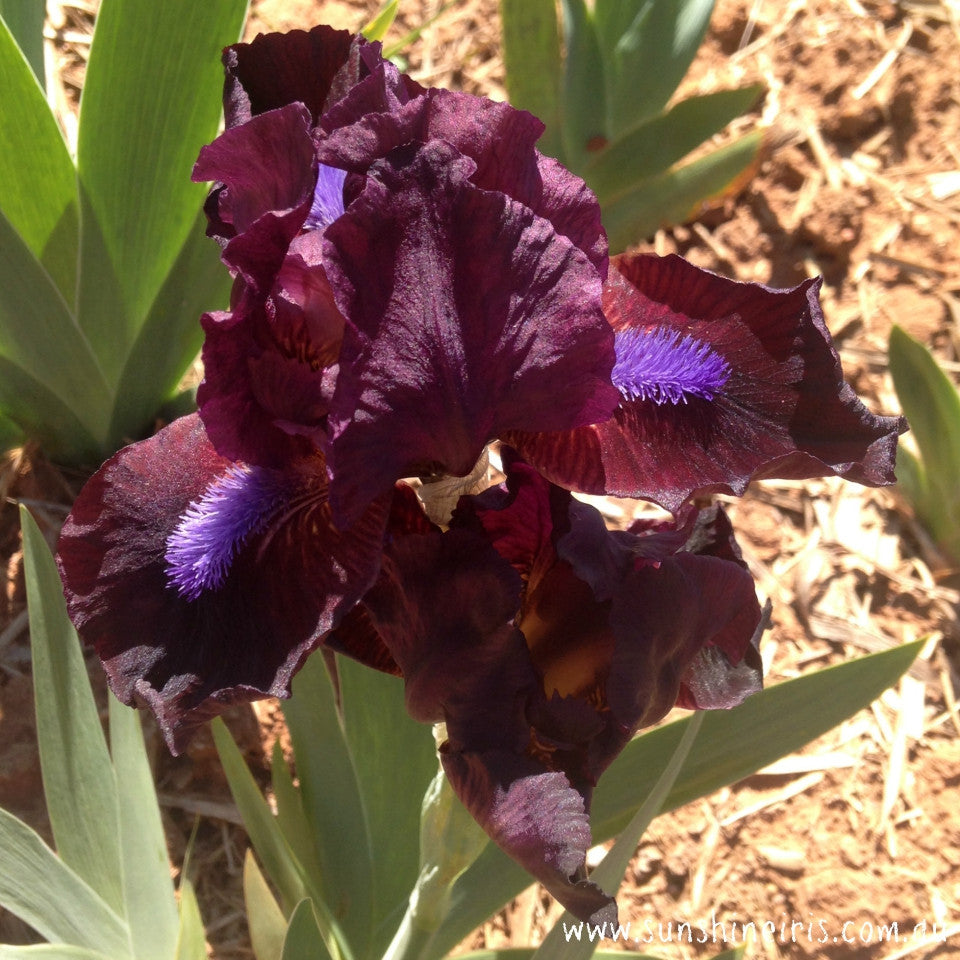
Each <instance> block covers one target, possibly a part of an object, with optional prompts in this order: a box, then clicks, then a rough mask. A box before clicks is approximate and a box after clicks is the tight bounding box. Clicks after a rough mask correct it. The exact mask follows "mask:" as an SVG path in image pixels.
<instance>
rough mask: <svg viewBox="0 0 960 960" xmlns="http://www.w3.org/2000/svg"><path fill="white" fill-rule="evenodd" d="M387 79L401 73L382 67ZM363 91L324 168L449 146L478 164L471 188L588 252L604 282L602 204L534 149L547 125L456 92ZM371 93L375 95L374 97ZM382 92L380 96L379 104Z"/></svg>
mask: <svg viewBox="0 0 960 960" xmlns="http://www.w3.org/2000/svg"><path fill="white" fill-rule="evenodd" d="M383 69H384V70H385V71H387V74H386V75H387V76H388V77H389V76H391V74H390V73H389V71H394V73H395V68H393V67H391V66H390V65H385V66H384V67H383ZM373 81H374V78H373V77H371V78H368V79H367V80H365V81H364V82H363V83H361V84H359V85H358V86H357V87H356V88H354V90H352V91H351V92H350V95H349V96H348V97H347V98H345V99H344V100H343V101H342V102H341V103H340V104H338V105H337V107H336V108H335V109H334V110H332V111H331V112H330V113H329V114H327V115H326V116H324V118H323V120H322V127H323V129H324V130H325V131H327V136H325V137H322V138H321V139H320V141H319V143H318V155H319V157H320V160H321V161H322V162H323V163H328V164H331V165H332V166H336V167H341V168H343V169H345V170H350V171H352V172H353V173H356V174H365V173H366V172H367V170H368V169H369V168H370V166H371V165H372V164H373V163H374V162H375V161H376V160H377V159H379V158H382V157H385V156H387V155H388V154H389V153H390V152H391V151H393V150H394V149H396V148H397V147H400V146H403V145H404V144H410V143H419V144H425V143H428V142H429V141H431V140H443V141H445V142H446V143H449V144H450V145H451V146H452V147H454V149H455V150H456V151H457V152H458V153H460V154H462V155H463V156H465V157H469V158H470V159H471V160H473V161H474V163H475V164H476V169H475V170H474V172H473V173H472V174H471V177H470V179H471V182H472V183H474V184H475V185H476V186H478V187H480V188H482V189H484V190H492V191H496V192H499V193H504V194H506V195H507V196H509V197H512V198H513V199H514V200H516V201H518V202H519V203H522V204H523V205H524V206H526V207H528V208H529V209H530V210H532V211H533V212H534V213H535V214H536V215H537V216H538V217H542V218H544V219H545V220H549V221H550V223H551V224H552V225H553V228H554V230H556V232H557V233H558V234H559V235H560V236H562V237H566V238H567V239H568V240H570V242H571V243H572V244H573V245H574V246H576V247H578V248H579V249H580V250H582V251H583V252H584V253H585V254H586V256H587V257H588V259H589V260H590V262H591V263H592V264H593V265H594V267H595V268H596V269H597V270H598V271H600V273H601V278H603V277H604V276H606V269H607V238H606V234H605V233H604V231H603V227H602V225H601V222H600V206H599V204H598V203H597V200H596V197H595V196H594V195H593V193H592V192H591V191H590V190H589V188H588V187H587V186H586V184H585V183H584V182H583V180H581V179H580V178H579V177H577V176H574V175H573V174H572V173H570V171H569V170H567V169H566V168H565V167H564V166H563V165H562V164H560V163H558V162H557V161H556V160H552V159H550V158H547V157H544V156H543V155H542V154H540V153H539V152H538V151H537V150H536V149H535V146H534V145H535V143H536V141H537V139H538V138H539V137H540V135H541V134H542V133H543V124H542V123H541V122H540V121H539V120H537V119H536V117H534V116H532V115H531V114H529V113H526V112H524V111H521V110H516V109H514V108H513V107H511V106H510V105H509V104H506V103H496V102H494V101H492V100H486V99H483V98H481V97H474V96H470V95H469V94H465V93H458V92H453V91H450V90H437V89H432V90H427V91H423V92H422V93H423V95H422V96H417V97H415V98H414V99H412V100H411V101H410V102H405V99H404V98H405V97H407V96H409V93H410V91H409V90H407V89H406V88H404V87H403V86H402V84H401V81H400V78H399V75H397V77H396V78H395V79H394V80H393V83H392V86H389V87H387V89H389V90H392V91H393V93H392V95H388V94H387V93H384V92H379V91H380V90H381V89H382V88H384V87H385V81H379V83H378V84H377V85H374V82H373ZM368 90H369V92H368ZM375 91H377V93H376V96H373V94H374V92H375Z"/></svg>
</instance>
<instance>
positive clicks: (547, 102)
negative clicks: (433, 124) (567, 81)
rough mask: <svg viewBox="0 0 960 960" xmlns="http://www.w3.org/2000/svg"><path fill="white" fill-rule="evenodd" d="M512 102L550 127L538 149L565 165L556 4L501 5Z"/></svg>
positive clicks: (534, 0) (549, 0)
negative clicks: (563, 162)
mask: <svg viewBox="0 0 960 960" xmlns="http://www.w3.org/2000/svg"><path fill="white" fill-rule="evenodd" d="M500 23H501V30H502V36H503V62H504V67H505V68H506V79H507V93H508V94H509V98H510V102H511V103H512V104H513V105H514V106H515V107H518V108H519V109H520V110H529V111H530V113H532V114H533V115H534V116H535V117H539V118H540V119H541V120H542V121H543V122H544V124H546V128H547V129H546V131H545V132H544V135H543V137H541V139H540V141H539V143H538V144H537V147H538V149H539V150H541V151H542V152H543V153H545V154H547V155H548V156H551V157H556V158H557V159H558V160H561V161H562V160H563V157H562V152H563V144H562V141H561V137H560V82H561V78H562V75H563V73H562V62H561V57H560V25H559V23H558V21H557V5H556V0H500Z"/></svg>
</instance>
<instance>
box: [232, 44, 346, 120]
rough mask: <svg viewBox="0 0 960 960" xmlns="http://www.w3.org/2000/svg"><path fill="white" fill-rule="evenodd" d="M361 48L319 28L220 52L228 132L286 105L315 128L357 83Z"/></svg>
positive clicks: (236, 46) (235, 46)
mask: <svg viewBox="0 0 960 960" xmlns="http://www.w3.org/2000/svg"><path fill="white" fill-rule="evenodd" d="M364 44H365V41H364V40H363V39H362V38H361V37H355V36H353V35H352V34H351V33H349V32H348V31H346V30H334V29H333V28H332V27H328V26H326V25H321V26H317V27H314V28H313V29H312V30H310V31H309V32H307V31H305V30H291V31H289V32H288V33H268V34H261V35H260V36H258V37H256V38H255V39H254V40H253V41H252V42H251V43H237V44H234V45H233V46H230V47H227V48H226V49H225V50H224V51H223V65H224V68H225V70H226V81H225V84H224V91H223V107H224V110H223V112H224V119H225V121H226V126H227V129H228V130H229V129H231V128H232V127H236V126H238V125H240V124H243V123H246V122H247V121H248V120H250V118H251V117H253V116H256V115H257V114H260V113H266V112H267V111H268V110H275V109H276V108H277V107H283V106H286V105H287V104H288V103H303V104H305V105H306V107H307V109H308V110H309V111H310V114H311V115H312V118H313V122H314V123H316V121H317V119H318V118H319V116H320V115H321V114H322V113H323V111H324V108H325V106H327V105H328V104H329V103H331V102H333V103H335V102H336V101H337V100H339V99H340V98H341V97H342V96H343V95H344V94H345V92H346V90H347V89H349V87H350V86H352V85H353V84H354V83H356V82H357V80H358V79H359V73H360V63H359V56H358V52H357V51H358V48H359V47H360V46H362V45H364ZM343 74H346V75H347V76H346V77H344V76H343Z"/></svg>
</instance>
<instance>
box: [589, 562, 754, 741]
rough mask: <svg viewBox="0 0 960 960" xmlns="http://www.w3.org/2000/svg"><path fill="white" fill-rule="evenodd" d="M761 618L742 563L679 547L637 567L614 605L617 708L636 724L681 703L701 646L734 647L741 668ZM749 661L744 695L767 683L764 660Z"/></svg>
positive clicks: (626, 722) (611, 689)
mask: <svg viewBox="0 0 960 960" xmlns="http://www.w3.org/2000/svg"><path fill="white" fill-rule="evenodd" d="M760 623H761V611H760V605H759V603H758V602H757V598H756V591H755V588H754V585H753V580H752V578H751V577H750V574H749V573H748V572H747V571H746V570H744V569H743V568H742V567H741V566H740V565H739V564H736V563H732V562H730V561H727V560H721V559H719V558H717V557H708V556H696V555H694V554H690V553H678V554H676V555H675V556H674V557H671V558H668V559H665V560H663V561H661V562H660V563H659V564H658V565H656V566H652V565H646V564H645V565H642V566H640V567H638V568H636V569H634V570H633V571H632V572H631V573H630V574H629V576H627V577H626V578H625V579H624V581H623V584H622V586H621V588H620V590H619V591H618V593H617V595H616V596H615V597H614V599H613V603H612V606H611V608H610V627H611V629H612V631H613V634H614V637H615V638H616V642H615V646H614V654H613V658H612V661H611V666H610V674H609V678H608V680H607V685H606V693H607V702H608V703H609V706H610V709H611V711H612V712H613V714H614V716H615V717H616V718H617V720H618V722H619V723H621V724H622V725H623V726H625V727H627V728H629V729H630V730H636V729H637V728H638V727H641V726H649V725H650V724H652V723H655V722H656V721H657V720H659V719H660V718H661V717H663V716H664V715H665V714H666V713H667V712H668V711H669V710H670V709H671V708H672V707H673V706H674V705H676V703H677V698H678V696H679V694H680V685H681V682H682V681H683V679H684V677H685V675H687V671H688V669H689V668H690V666H691V664H693V663H694V661H695V660H696V659H697V658H698V656H700V654H701V651H703V650H705V649H707V648H711V649H712V650H714V651H716V652H721V653H722V651H724V650H730V651H731V657H730V659H728V660H727V664H728V668H729V669H730V670H736V669H737V668H738V667H739V664H740V663H742V662H743V660H742V659H741V658H742V657H743V655H744V652H745V649H746V648H747V647H749V646H750V644H751V641H752V639H753V638H754V637H755V636H757V635H758V634H757V628H758V626H759V625H760ZM737 650H739V651H740V658H738V659H737V660H736V662H731V660H732V659H733V655H734V651H737ZM710 658H713V654H712V653H711V654H708V655H707V659H710ZM711 662H714V664H715V666H717V667H718V668H719V667H720V661H719V660H716V661H711ZM747 667H748V668H749V670H750V676H751V678H752V682H751V683H750V684H749V686H748V685H746V684H744V685H743V689H742V690H741V693H742V695H741V697H740V699H743V697H745V696H746V695H747V694H748V693H753V692H755V691H756V690H758V689H759V688H760V674H759V663H749V664H747ZM737 702H739V700H738V701H737ZM696 705H698V706H700V705H701V704H699V703H697V704H696ZM702 705H703V706H706V704H702ZM727 705H728V706H730V705H732V704H727ZM610 759H612V757H611V758H610Z"/></svg>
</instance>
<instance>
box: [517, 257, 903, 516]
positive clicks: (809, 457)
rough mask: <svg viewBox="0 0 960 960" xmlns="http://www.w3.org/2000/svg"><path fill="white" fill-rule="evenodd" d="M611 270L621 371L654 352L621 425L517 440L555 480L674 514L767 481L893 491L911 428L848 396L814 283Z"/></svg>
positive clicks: (626, 400) (607, 304)
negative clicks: (629, 352) (829, 480)
mask: <svg viewBox="0 0 960 960" xmlns="http://www.w3.org/2000/svg"><path fill="white" fill-rule="evenodd" d="M614 263H615V266H616V268H617V269H616V271H615V272H611V275H610V277H609V278H608V281H607V285H606V287H605V290H604V311H605V313H606V315H607V318H608V320H609V321H610V324H611V326H612V327H613V329H614V330H615V332H616V334H617V337H618V364H619V363H620V359H621V350H620V346H621V343H628V344H629V345H630V347H631V349H632V348H633V347H634V346H635V343H634V341H633V339H632V338H633V337H636V336H639V337H641V338H642V339H643V340H644V341H645V343H646V345H647V350H648V352H647V353H645V354H644V355H643V357H642V358H640V359H637V358H636V357H633V358H631V364H632V366H631V368H630V370H629V371H628V373H629V374H631V375H632V376H633V377H634V385H633V387H632V388H630V389H629V390H628V389H626V388H623V387H622V388H621V391H622V394H624V395H623V396H622V400H621V403H620V406H619V407H618V409H617V411H616V412H615V414H614V416H613V417H612V418H611V419H610V420H608V421H606V422H603V423H596V424H594V425H591V426H589V427H584V428H580V429H577V430H573V431H567V432H564V433H559V434H552V435H548V434H539V435H531V434H529V433H525V434H522V435H521V434H517V433H511V434H508V435H507V437H506V439H508V441H509V442H510V443H512V444H513V445H514V446H516V447H517V449H518V450H519V452H520V453H521V455H522V456H524V457H525V458H526V459H527V460H529V461H530V462H531V463H533V464H534V465H535V466H536V467H537V468H538V469H539V470H541V471H542V472H543V473H544V474H545V475H546V476H548V477H549V478H550V479H551V480H553V481H554V482H555V483H559V484H560V485H562V486H565V487H569V488H572V489H576V490H581V491H583V492H586V493H595V494H604V493H606V494H613V495H618V496H627V497H638V498H643V499H649V500H653V501H656V502H657V503H659V504H661V505H662V506H664V507H666V508H667V509H668V510H671V511H674V512H676V511H677V510H679V509H680V507H681V506H682V505H683V503H684V502H685V501H687V500H688V499H689V498H690V497H691V496H702V495H707V494H711V493H718V492H724V493H732V494H737V495H739V494H742V493H743V491H744V489H745V488H746V486H747V484H748V483H749V481H750V480H751V479H754V478H760V477H782V478H793V479H802V478H808V477H816V476H827V475H838V476H842V477H846V478H847V479H851V480H856V481H858V482H860V483H865V484H870V485H881V484H887V483H892V482H893V480H894V476H893V463H894V458H895V452H896V444H897V436H898V434H900V433H902V432H903V430H904V429H905V428H906V424H905V422H904V421H903V419H902V418H897V417H878V416H874V415H873V414H871V413H870V412H869V411H867V409H866V408H865V407H864V406H863V404H862V403H861V402H860V401H859V400H858V399H857V398H856V396H855V395H854V393H853V391H852V390H851V388H850V387H849V385H847V384H846V383H844V381H843V376H842V371H841V369H840V361H839V358H838V356H837V354H836V351H835V350H834V348H833V345H832V343H831V341H830V336H829V333H828V331H827V328H826V325H825V323H824V321H823V315H822V313H821V310H820V306H819V302H818V299H817V292H818V289H819V284H818V282H817V281H813V280H810V281H806V282H804V283H802V284H801V285H800V286H798V287H796V288H794V289H792V290H773V289H771V288H769V287H764V286H761V285H759V284H748V283H737V282H735V281H732V280H726V279H724V278H722V277H719V276H717V275H715V274H711V273H708V272H707V271H704V270H700V269H699V268H697V267H694V266H693V265H691V264H689V263H687V262H686V261H684V260H682V259H681V258H679V257H675V256H670V257H664V258H658V257H652V256H639V255H636V256H626V257H621V258H617V259H616V260H615V262H614ZM624 338H626V339H624ZM658 378H659V381H660V382H659V384H658Z"/></svg>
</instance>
